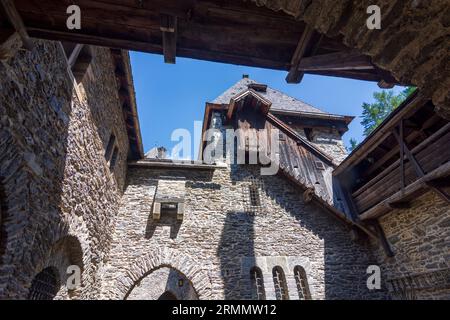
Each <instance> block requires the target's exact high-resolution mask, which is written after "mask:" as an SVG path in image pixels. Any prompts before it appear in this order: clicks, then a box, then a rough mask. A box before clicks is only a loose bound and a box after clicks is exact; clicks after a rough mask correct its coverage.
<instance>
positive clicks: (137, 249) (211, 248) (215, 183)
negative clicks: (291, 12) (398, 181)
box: [102, 166, 384, 299]
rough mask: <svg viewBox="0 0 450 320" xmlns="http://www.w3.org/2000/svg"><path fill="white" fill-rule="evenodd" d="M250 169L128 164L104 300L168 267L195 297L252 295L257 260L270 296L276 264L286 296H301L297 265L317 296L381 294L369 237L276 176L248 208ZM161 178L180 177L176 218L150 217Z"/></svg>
mask: <svg viewBox="0 0 450 320" xmlns="http://www.w3.org/2000/svg"><path fill="white" fill-rule="evenodd" d="M249 177H255V178H258V177H259V167H256V166H233V167H231V168H230V167H228V168H218V169H216V170H199V169H175V168H173V169H169V168H168V169H163V168H148V167H139V166H137V167H136V166H133V167H131V168H129V171H128V183H127V186H126V189H125V193H124V196H123V198H122V201H121V208H120V210H119V215H118V217H117V224H116V228H115V234H114V239H113V246H112V249H111V255H110V258H109V260H108V263H107V267H106V274H105V281H104V287H103V291H102V298H105V299H106V298H108V299H123V298H125V297H126V296H127V294H128V293H129V292H130V290H131V289H132V288H133V287H134V285H135V284H136V283H138V282H140V281H142V280H143V279H146V276H148V275H149V274H150V275H151V274H152V272H153V271H154V270H156V269H158V268H161V267H171V268H174V269H176V270H178V271H179V272H181V273H182V274H184V275H185V276H186V277H187V278H188V279H189V281H190V282H191V283H192V285H193V287H194V289H195V290H196V293H197V294H198V296H199V298H200V299H224V298H226V299H251V298H252V292H251V287H252V284H251V282H250V274H249V269H250V268H251V266H259V267H260V268H261V269H262V270H263V273H264V276H265V279H264V281H265V283H266V285H265V286H266V291H267V297H268V298H269V299H273V298H274V297H275V296H274V288H273V287H274V286H273V281H272V279H270V275H271V270H272V268H273V267H274V266H275V265H280V266H281V267H282V268H283V270H284V272H285V274H286V278H287V282H288V288H289V291H290V292H289V295H290V298H291V299H298V293H297V292H296V284H295V280H294V277H293V268H294V267H295V265H301V266H302V267H303V268H304V269H305V270H306V273H307V277H308V282H309V286H310V290H311V295H312V298H313V299H325V298H327V299H346V298H347V299H360V298H380V297H384V293H383V292H377V291H373V292H369V291H368V290H367V287H366V268H367V267H368V265H370V264H372V263H373V262H375V260H374V258H372V257H371V256H370V254H369V248H368V247H367V244H364V243H357V242H353V241H352V240H350V235H349V230H348V229H347V228H346V227H345V226H344V225H343V224H342V223H341V222H339V221H337V220H336V219H335V218H334V217H333V216H331V215H330V213H328V212H325V211H324V210H322V209H320V208H319V207H317V206H316V205H315V204H314V203H310V204H305V203H304V202H303V200H302V197H301V192H300V190H299V189H298V188H297V187H295V186H294V185H292V184H291V183H290V182H288V181H287V180H285V179H284V178H283V177H281V176H270V177H263V178H262V181H261V183H259V184H258V185H260V187H259V188H260V189H259V194H260V197H261V203H262V204H263V207H262V208H261V210H259V212H258V213H256V214H254V213H253V214H252V213H249V212H247V211H246V209H245V203H246V202H247V201H248V199H246V197H247V195H248V193H247V192H246V188H248V183H247V181H248V179H249ZM159 179H164V180H168V179H174V180H176V181H183V180H184V181H185V186H186V187H185V198H184V201H185V214H184V220H183V221H182V222H178V221H177V220H176V218H175V217H173V216H170V215H164V213H162V214H161V219H160V220H159V221H154V220H153V219H152V214H151V211H152V205H153V201H154V197H155V194H156V193H157V189H158V181H159ZM155 285H157V284H155Z"/></svg>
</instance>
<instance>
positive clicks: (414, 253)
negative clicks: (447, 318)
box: [377, 192, 450, 299]
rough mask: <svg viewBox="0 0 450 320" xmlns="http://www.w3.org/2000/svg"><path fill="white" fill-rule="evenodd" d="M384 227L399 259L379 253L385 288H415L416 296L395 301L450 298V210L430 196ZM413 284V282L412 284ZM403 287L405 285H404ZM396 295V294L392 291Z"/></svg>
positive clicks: (394, 214) (390, 217) (383, 223)
mask: <svg viewBox="0 0 450 320" xmlns="http://www.w3.org/2000/svg"><path fill="white" fill-rule="evenodd" d="M380 224H381V226H382V228H383V230H384V232H385V234H386V237H387V239H388V241H389V242H390V244H391V246H392V249H393V251H394V253H395V256H394V257H392V258H388V257H386V255H385V254H384V252H383V251H382V250H381V249H380V250H378V251H377V255H378V259H379V261H380V263H381V267H382V279H383V280H384V282H385V283H384V285H386V286H388V287H390V284H389V282H388V280H391V279H398V278H399V279H400V280H401V281H404V282H406V284H407V286H408V287H411V286H412V287H413V288H415V289H414V292H413V293H412V292H409V293H410V294H411V293H412V294H414V296H411V295H410V296H409V297H405V296H404V297H402V296H399V294H398V293H395V292H393V293H392V294H391V295H392V298H416V299H449V298H450V283H449V281H450V251H449V248H450V206H449V205H448V204H446V203H445V202H444V200H442V199H441V198H440V197H439V196H437V195H436V194H434V193H432V192H429V193H427V194H425V195H423V196H421V197H420V198H419V199H417V200H415V201H414V202H413V203H412V208H411V209H405V210H394V211H392V212H391V213H389V214H388V215H385V216H384V217H382V218H380ZM410 279H411V280H412V281H411V280H410ZM400 286H401V285H400ZM391 291H392V290H391Z"/></svg>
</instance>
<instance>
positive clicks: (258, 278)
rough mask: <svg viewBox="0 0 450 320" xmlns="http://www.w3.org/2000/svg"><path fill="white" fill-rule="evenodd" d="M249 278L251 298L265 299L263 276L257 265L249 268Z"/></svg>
mask: <svg viewBox="0 0 450 320" xmlns="http://www.w3.org/2000/svg"><path fill="white" fill-rule="evenodd" d="M250 279H251V281H252V298H253V299H254V300H266V292H265V290H264V278H263V275H262V272H261V269H260V268H258V267H253V268H252V269H251V270H250Z"/></svg>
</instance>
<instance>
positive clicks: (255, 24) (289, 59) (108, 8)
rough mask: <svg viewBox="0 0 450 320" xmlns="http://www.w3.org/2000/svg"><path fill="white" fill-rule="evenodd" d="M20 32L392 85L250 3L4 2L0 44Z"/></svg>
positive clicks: (337, 44) (341, 49) (306, 30)
mask: <svg viewBox="0 0 450 320" xmlns="http://www.w3.org/2000/svg"><path fill="white" fill-rule="evenodd" d="M71 4H77V5H78V6H79V7H80V8H81V29H80V30H77V29H74V30H69V29H68V28H67V26H66V21H67V18H68V17H69V14H67V13H66V11H67V7H68V6H69V5H71ZM14 29H15V30H17V31H18V32H19V34H20V35H21V37H22V39H23V42H24V44H25V46H26V47H29V46H31V44H32V43H31V41H29V37H35V38H42V39H49V40H58V41H69V42H74V43H82V44H92V45H98V46H104V47H111V48H120V49H127V50H134V51H143V52H150V53H157V54H163V55H164V60H165V61H166V62H169V63H174V62H175V59H176V56H179V57H188V58H194V59H202V60H209V61H217V62H224V63H231V64H239V65H247V66H254V67H262V68H270V69H277V70H286V71H288V72H289V73H288V75H287V81H288V82H290V83H298V82H300V81H301V79H302V77H303V74H304V73H310V74H318V75H327V76H337V77H346V78H353V79H360V80H369V81H377V82H379V83H380V85H381V86H392V85H393V84H396V83H397V81H396V80H395V79H394V77H393V76H392V75H391V74H390V73H389V72H385V71H383V70H381V69H379V68H378V67H377V66H375V65H374V64H373V63H372V62H371V60H370V58H369V57H367V56H364V55H362V54H360V53H358V52H357V51H355V50H353V49H349V48H348V47H346V46H345V45H343V43H342V37H341V36H339V35H338V36H336V37H334V38H330V37H327V36H323V35H321V34H319V33H318V32H316V31H315V30H313V29H311V28H310V27H308V26H307V25H306V24H305V23H304V22H303V21H299V20H296V19H295V18H294V17H292V16H290V15H288V14H286V13H284V12H282V11H279V12H275V11H273V10H271V9H268V8H266V7H258V6H257V5H256V4H255V3H253V2H251V1H226V2H225V1H219V0H205V1H194V0H186V1H176V0H154V1H134V0H121V1H119V0H102V1H93V0H78V1H50V0H40V1H33V0H16V1H12V0H2V1H0V30H1V31H2V32H1V37H0V40H1V39H2V38H3V39H4V38H5V37H7V35H8V34H9V33H10V32H12V31H13V30H14Z"/></svg>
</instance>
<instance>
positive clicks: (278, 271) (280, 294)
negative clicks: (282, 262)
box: [272, 266, 289, 300]
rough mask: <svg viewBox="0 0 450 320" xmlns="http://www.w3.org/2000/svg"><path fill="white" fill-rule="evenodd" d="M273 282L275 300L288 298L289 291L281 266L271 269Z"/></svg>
mask: <svg viewBox="0 0 450 320" xmlns="http://www.w3.org/2000/svg"><path fill="white" fill-rule="evenodd" d="M272 276H273V284H274V286H275V296H276V298H277V300H289V292H288V288H287V283H286V277H285V275H284V271H283V269H282V268H281V267H279V266H276V267H275V268H273V270H272Z"/></svg>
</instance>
